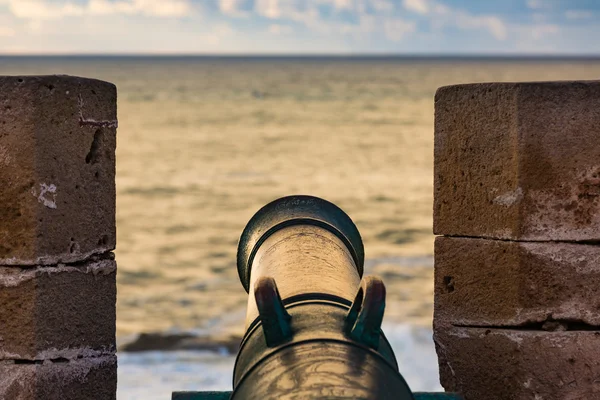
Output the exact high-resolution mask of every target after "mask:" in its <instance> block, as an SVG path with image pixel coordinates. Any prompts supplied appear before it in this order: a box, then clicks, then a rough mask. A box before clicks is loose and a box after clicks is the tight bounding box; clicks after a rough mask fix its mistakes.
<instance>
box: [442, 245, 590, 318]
mask: <svg viewBox="0 0 600 400" xmlns="http://www.w3.org/2000/svg"><path fill="white" fill-rule="evenodd" d="M599 288H600V246H597V245H586V244H572V243H546V242H544V243H542V242H511V241H502V240H487V239H469V238H450V237H437V238H436V240H435V301H434V303H435V306H434V310H435V311H434V319H435V320H436V322H437V321H442V322H447V323H451V324H453V325H462V326H511V327H515V326H532V325H536V324H537V325H539V327H540V329H548V330H552V329H563V328H564V325H571V326H573V325H582V324H586V325H590V326H596V327H598V329H599V330H600V296H599V295H598V293H599ZM544 323H546V325H544ZM543 325H544V327H543V328H542V326H543Z"/></svg>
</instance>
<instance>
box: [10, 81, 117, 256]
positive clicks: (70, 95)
mask: <svg viewBox="0 0 600 400" xmlns="http://www.w3.org/2000/svg"><path fill="white" fill-rule="evenodd" d="M116 96H117V95H116V88H115V86H114V85H113V84H110V83H106V82H102V81H97V80H93V79H84V78H77V77H69V76H24V77H0V186H1V187H2V190H0V221H2V224H1V225H0V265H38V264H56V263H59V262H77V261H81V260H84V259H86V258H87V257H89V256H90V255H91V254H96V253H103V252H106V251H110V250H112V249H114V247H115V233H116V231H115V147H116V127H117V117H116V99H117V97H116Z"/></svg>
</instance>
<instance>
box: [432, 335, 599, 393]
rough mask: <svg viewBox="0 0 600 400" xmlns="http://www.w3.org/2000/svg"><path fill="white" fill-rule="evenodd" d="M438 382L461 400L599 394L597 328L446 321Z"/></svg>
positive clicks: (439, 350)
mask: <svg viewBox="0 0 600 400" xmlns="http://www.w3.org/2000/svg"><path fill="white" fill-rule="evenodd" d="M434 342H435V345H436V351H437V354H438V362H439V367H440V382H441V384H442V386H443V387H444V388H445V389H446V390H447V391H452V392H457V393H459V394H462V395H463V396H464V398H465V400H507V399H510V400H542V399H543V400H565V399H569V400H594V399H600V332H594V331H567V332H543V331H528V330H504V329H485V328H459V327H446V328H444V329H438V330H437V331H436V332H435V334H434Z"/></svg>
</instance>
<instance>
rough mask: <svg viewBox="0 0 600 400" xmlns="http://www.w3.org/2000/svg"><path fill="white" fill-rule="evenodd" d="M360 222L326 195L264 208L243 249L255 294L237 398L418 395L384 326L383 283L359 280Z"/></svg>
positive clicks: (247, 282)
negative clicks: (405, 376) (402, 370)
mask: <svg viewBox="0 0 600 400" xmlns="http://www.w3.org/2000/svg"><path fill="white" fill-rule="evenodd" d="M363 265H364V248H363V243H362V239H361V237H360V233H359V232H358V230H357V228H356V226H355V225H354V223H353V222H352V220H351V219H350V217H348V215H346V214H345V213H344V212H343V211H342V210H341V209H340V208H338V207H337V206H335V205H334V204H332V203H330V202H328V201H325V200H323V199H320V198H316V197H311V196H290V197H284V198H281V199H279V200H276V201H274V202H272V203H270V204H268V205H266V206H265V207H263V208H262V209H261V210H259V211H258V212H257V213H256V214H255V215H254V217H252V219H251V220H250V222H249V223H248V225H247V226H246V228H245V229H244V231H243V233H242V235H241V238H240V242H239V246H238V254H237V267H238V273H239V276H240V280H241V282H242V285H243V286H244V288H245V289H246V291H247V292H248V293H249V296H248V310H247V316H246V333H245V335H244V338H243V340H242V343H241V346H240V350H239V352H238V356H237V360H236V364H235V370H234V377H233V389H234V391H233V394H232V397H231V398H232V399H236V400H239V399H285V398H299V399H300V398H301V399H323V398H336V399H361V398H362V399H394V400H405V399H413V395H412V393H411V391H410V389H409V387H408V385H407V384H406V382H405V381H404V379H403V378H402V376H401V375H400V373H399V372H398V365H397V362H396V358H395V356H394V353H393V351H392V349H391V347H390V344H389V343H388V341H387V339H386V338H385V336H384V334H383V332H382V331H381V322H382V319H383V312H384V309H385V286H384V285H383V283H382V282H381V280H379V279H378V278H375V277H365V278H364V279H362V280H361V278H362V274H363Z"/></svg>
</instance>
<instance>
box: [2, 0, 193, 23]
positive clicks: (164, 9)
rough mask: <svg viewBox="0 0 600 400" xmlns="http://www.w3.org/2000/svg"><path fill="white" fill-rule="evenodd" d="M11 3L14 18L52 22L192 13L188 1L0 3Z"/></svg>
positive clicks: (16, 0)
mask: <svg viewBox="0 0 600 400" xmlns="http://www.w3.org/2000/svg"><path fill="white" fill-rule="evenodd" d="M0 1H4V2H5V4H8V9H9V11H10V12H11V13H12V15H14V16H16V17H18V18H22V19H33V20H51V19H60V18H64V17H81V16H86V15H92V16H96V15H114V14H124V15H136V14H137V15H146V16H152V17H183V16H186V15H188V14H189V13H190V12H191V9H192V7H191V3H190V1H189V0H117V1H109V0H89V1H87V2H85V3H76V2H72V1H62V2H49V1H45V0H0Z"/></svg>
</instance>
